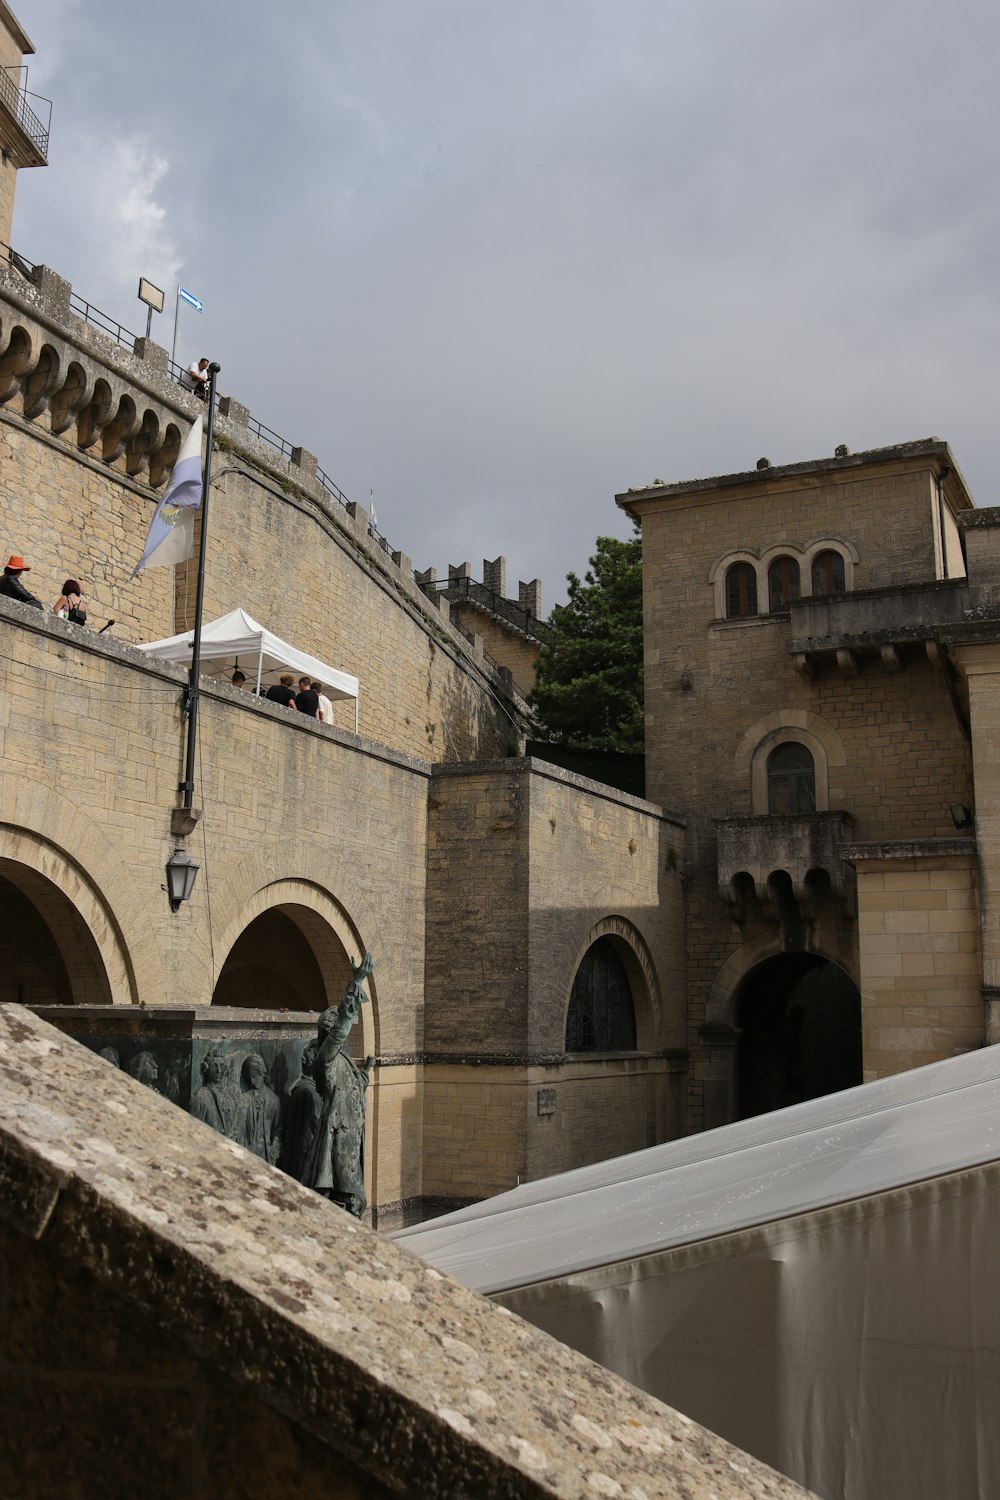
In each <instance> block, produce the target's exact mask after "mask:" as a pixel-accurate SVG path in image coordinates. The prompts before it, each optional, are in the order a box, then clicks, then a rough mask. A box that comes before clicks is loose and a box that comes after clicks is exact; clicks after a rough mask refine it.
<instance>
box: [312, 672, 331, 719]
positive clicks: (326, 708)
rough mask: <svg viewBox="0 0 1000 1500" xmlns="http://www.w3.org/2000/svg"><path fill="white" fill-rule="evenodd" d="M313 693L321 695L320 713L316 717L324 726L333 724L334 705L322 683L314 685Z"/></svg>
mask: <svg viewBox="0 0 1000 1500" xmlns="http://www.w3.org/2000/svg"><path fill="white" fill-rule="evenodd" d="M313 692H314V693H318V694H319V713H318V714H317V715H316V717H317V719H320V720H321V721H322V722H323V723H324V724H332V723H333V704H332V703H331V702H330V700H329V698H328V697H327V696H326V694H325V693H324V691H323V684H322V683H321V682H314V683H313Z"/></svg>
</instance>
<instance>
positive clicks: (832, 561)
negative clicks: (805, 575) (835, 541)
mask: <svg viewBox="0 0 1000 1500" xmlns="http://www.w3.org/2000/svg"><path fill="white" fill-rule="evenodd" d="M845 590H846V583H845V579H844V559H843V558H842V557H841V555H840V553H839V552H834V551H832V550H828V551H826V552H819V553H817V555H816V556H815V557H814V558H813V565H812V591H813V593H814V594H843V593H844V592H845Z"/></svg>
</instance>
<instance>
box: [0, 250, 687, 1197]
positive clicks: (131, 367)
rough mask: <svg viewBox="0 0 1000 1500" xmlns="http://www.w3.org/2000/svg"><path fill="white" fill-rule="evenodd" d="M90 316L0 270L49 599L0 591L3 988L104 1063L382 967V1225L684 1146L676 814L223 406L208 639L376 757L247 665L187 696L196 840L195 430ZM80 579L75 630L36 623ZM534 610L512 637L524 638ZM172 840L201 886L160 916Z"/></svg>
mask: <svg viewBox="0 0 1000 1500" xmlns="http://www.w3.org/2000/svg"><path fill="white" fill-rule="evenodd" d="M75 305H76V306H83V307H84V308H87V307H88V304H82V303H80V302H79V301H77V302H76V303H75ZM73 307H74V301H73V296H72V289H71V287H70V286H69V284H68V283H67V282H65V281H64V280H62V279H61V278H60V277H59V276H58V275H57V274H55V273H54V272H53V271H51V270H49V269H47V268H46V267H44V266H35V265H32V264H31V262H30V261H29V260H27V259H25V258H24V257H23V256H19V255H16V254H13V253H12V254H11V256H10V257H9V258H8V259H7V260H6V261H5V262H0V445H2V451H3V464H2V469H0V495H2V515H3V527H2V535H0V544H2V545H3V546H4V547H5V548H6V549H7V551H6V552H5V554H4V560H5V559H6V556H7V555H8V554H9V553H18V554H20V555H22V556H25V557H26V558H27V560H28V562H29V563H30V565H31V572H30V574H28V575H26V579H27V581H29V582H30V584H31V587H32V590H33V591H34V592H35V593H37V594H38V595H40V596H41V597H42V599H43V601H44V603H45V605H46V609H45V611H38V610H35V609H31V608H29V607H27V606H25V605H20V604H17V603H14V602H12V601H10V600H6V599H0V661H2V667H0V671H2V674H3V689H4V690H3V694H2V704H0V736H2V745H3V759H2V763H0V958H2V962H0V999H2V1000H6V1001H23V1002H25V1003H29V1004H34V1005H37V1006H48V1007H50V1006H57V1007H63V1008H64V1007H66V1006H67V1005H70V1006H73V1007H80V1006H86V1007H97V1008H98V1012H95V1020H94V1026H95V1030H97V1031H101V1032H102V1033H103V1034H104V1035H105V1036H106V1037H108V1039H109V1041H110V1040H111V1038H110V1031H111V1030H112V1029H113V1028H114V1027H117V1028H118V1032H120V1033H121V1034H122V1035H123V1036H125V1035H126V1034H128V1035H131V1031H132V1030H134V1022H133V1021H129V1020H126V1017H125V1014H124V1012H125V1011H128V1012H129V1013H130V1014H133V1015H134V1014H139V1015H141V1014H143V1008H145V1011H146V1012H149V1011H152V1010H153V1009H154V1008H157V1009H160V1008H165V1009H167V1010H171V1011H172V1012H173V1013H174V1015H175V1017H178V1018H179V1017H180V1016H181V1013H182V1012H184V1013H189V1012H191V1011H192V1008H194V1010H195V1011H197V1010H198V1008H199V1007H208V1006H213V1007H217V1008H218V1010H219V1014H220V1015H223V1016H224V1017H225V1018H227V1024H228V1025H235V1024H236V1023H235V1022H233V1021H232V1017H233V1014H234V1008H241V1009H242V1010H243V1012H244V1013H245V1015H247V1016H255V1017H257V1018H258V1019H259V1021H260V1024H261V1026H262V1027H263V1026H264V1024H265V1013H267V1019H266V1025H267V1026H269V1027H271V1028H272V1031H273V1028H274V1027H275V1026H276V1025H278V1024H279V1020H280V1016H281V1014H282V1013H284V1014H285V1015H286V1017H287V1018H288V1019H287V1027H288V1029H289V1030H290V1032H294V1033H295V1034H296V1035H299V1034H300V1033H301V1030H302V1025H303V1021H304V1019H305V1018H306V1017H308V1016H313V1015H315V1013H316V1012H317V1011H318V1010H321V1009H324V1008H325V1007H326V1006H328V1005H329V1004H330V1003H331V1001H336V999H337V998H338V997H339V994H340V992H341V990H342V988H343V985H344V983H345V981H346V979H347V978H348V976H349V963H348V960H349V958H351V957H352V956H353V957H357V956H358V955H360V953H361V952H363V951H364V950H366V949H367V950H370V951H371V952H372V953H373V955H374V958H375V974H374V978H373V980H372V981H371V982H370V988H371V991H372V1005H371V1006H370V1007H369V1006H366V1007H365V1008H364V1010H363V1012H362V1015H363V1035H359V1036H358V1038H357V1050H358V1051H359V1052H360V1053H361V1055H363V1056H364V1055H367V1054H369V1053H370V1054H372V1055H373V1056H374V1057H375V1058H376V1067H375V1073H374V1083H373V1091H372V1097H371V1103H370V1109H369V1152H368V1156H367V1159H366V1174H367V1178H368V1197H369V1200H370V1202H371V1203H372V1205H373V1209H374V1216H375V1219H376V1222H379V1223H389V1222H393V1221H398V1220H399V1219H400V1218H402V1217H412V1216H416V1215H421V1214H424V1213H426V1212H428V1211H430V1210H431V1209H433V1208H435V1207H438V1206H442V1205H448V1204H452V1203H455V1202H461V1201H466V1200H468V1199H469V1198H477V1197H481V1196H483V1195H485V1194H489V1193H492V1192H496V1191H498V1190H500V1189H502V1188H505V1187H509V1186H512V1185H513V1184H514V1183H515V1182H516V1181H517V1179H518V1178H519V1177H520V1178H524V1177H528V1176H531V1177H535V1176H540V1175H543V1174H545V1173H548V1172H552V1171H556V1170H559V1169H561V1168H563V1167H568V1166H572V1165H576V1164H579V1163H581V1162H584V1161H588V1160H593V1159H596V1158H599V1157H601V1156H607V1155H611V1154H614V1153H615V1152H619V1151H626V1150H632V1149H635V1148H636V1147H640V1146H644V1145H646V1144H651V1143H653V1142H654V1141H658V1140H662V1139H665V1138H667V1137H668V1136H670V1135H673V1134H676V1133H677V1131H678V1130H679V1129H680V1128H681V1119H682V1113H683V1087H684V1051H683V1049H684V1000H683V985H682V982H681V978H680V976H681V975H682V973H683V952H682V946H683V920H682V886H681V880H682V874H681V872H682V868H683V863H684V854H683V845H684V832H683V824H682V821H681V820H680V819H679V818H678V817H676V816H675V815H671V814H669V813H665V812H664V811H663V810H662V808H661V807H659V806H654V805H653V804H651V803H649V802H646V801H643V800H641V799H639V798H636V797H631V796H628V795H627V794H624V793H621V792H618V791H616V790H615V789H613V788H610V787H607V786H602V785H600V784H598V783H596V782H591V781H587V780H585V779H583V778H581V777H579V776H575V775H574V774H572V773H570V772H567V771H564V770H561V769H559V768H558V767H555V766H552V765H549V764H546V763H544V762H540V761H536V760H533V759H531V758H530V757H526V756H524V755H523V753H521V752H523V748H524V743H525V740H524V737H525V732H526V729H527V728H528V725H529V714H528V710H527V705H526V703H525V701H524V698H523V696H522V692H521V690H520V688H519V685H518V682H519V671H518V670H517V663H516V662H511V664H509V665H503V664H502V663H501V662H500V661H499V660H498V659H496V658H499V656H500V655H502V654H503V653H504V651H505V648H506V646H507V645H511V643H513V646H521V645H523V644H524V642H525V641H526V640H527V632H526V631H525V630H523V629H521V628H519V627H518V625H517V623H516V621H515V622H514V623H513V624H512V625H510V627H509V628H506V629H503V630H502V629H500V628H499V627H498V628H497V631H496V633H495V635H494V637H493V647H494V650H493V651H492V652H491V651H488V650H486V649H484V644H483V635H482V633H481V632H477V631H475V630H470V629H469V628H468V627H465V628H458V627H457V626H456V625H455V624H454V623H453V622H452V620H451V618H450V604H449V599H448V597H447V593H446V591H437V590H433V589H430V590H428V588H427V583H426V577H425V581H424V584H423V586H421V585H420V584H419V583H418V582H417V580H416V579H415V578H414V576H413V569H412V566H411V564H410V561H409V558H407V557H406V556H405V555H404V554H403V553H401V552H399V551H393V550H392V549H389V548H388V547H387V545H386V544H385V543H384V539H383V538H381V537H380V536H379V535H378V534H377V533H376V532H375V530H374V528H373V527H372V526H371V524H370V520H369V517H368V515H367V513H366V512H365V511H364V510H363V508H361V507H360V506H357V505H354V504H352V503H350V502H348V501H347V500H346V498H345V497H344V496H343V495H342V494H341V493H340V491H339V490H338V489H337V487H336V485H334V484H333V482H332V481H331V480H330V479H329V477H328V475H327V474H326V473H325V472H324V471H323V470H322V469H321V468H320V467H319V465H318V463H317V460H316V458H315V457H314V456H313V455H311V454H310V453H308V452H307V451H305V450H304V449H302V448H299V447H295V446H293V445H291V444H289V443H286V442H284V440H282V439H281V438H279V437H277V436H276V434H274V433H271V432H270V431H269V429H267V428H266V427H264V426H262V424H260V423H259V422H258V421H257V420H256V419H254V418H253V417H251V415H250V413H249V412H248V410H247V408H246V407H245V406H243V405H241V403H240V402H239V401H238V400H237V399H236V398H235V397H232V396H224V397H222V399H221V401H220V402H219V411H218V416H217V420H216V428H215V431H216V451H215V455H214V465H213V471H212V490H211V514H210V523H209V526H208V529H207V533H206V536H207V552H206V556H207V575H206V598H205V611H206V618H207V619H211V618H213V617H216V616H219V615H222V614H224V613H226V612H227V611H229V610H230V609H232V608H233V607H235V606H242V607H244V608H245V609H246V610H248V611H249V612H250V614H252V615H253V616H254V617H255V618H256V619H259V620H261V621H262V622H264V623H266V625H267V626H268V627H270V628H272V629H274V630H275V631H276V632H277V633H278V634H279V635H281V636H282V637H283V638H284V639H286V640H290V641H292V642H294V643H295V644H296V645H297V646H298V647H299V648H301V649H302V650H304V651H306V652H308V653H310V654H311V655H312V656H315V657H317V658H319V660H321V661H326V662H329V663H331V664H332V665H335V666H336V667H337V668H339V669H343V670H344V671H345V672H347V673H349V674H351V675H352V676H355V677H357V678H358V679H359V681H360V695H359V700H358V733H355V732H354V730H355V723H354V704H353V703H352V702H351V701H350V700H343V701H340V702H337V703H336V704H335V706H334V723H333V724H332V725H329V726H327V725H324V724H320V723H317V722H316V721H315V720H307V719H305V718H302V717H301V716H297V715H294V714H290V713H289V712H288V711H287V710H285V709H283V708H281V707H280V706H277V705H274V704H271V703H268V702H265V701H262V700H260V699H258V698H257V697H256V696H254V695H253V694H250V693H247V692H240V691H238V690H237V689H235V688H232V687H231V686H230V685H229V682H228V675H229V670H231V668H232V667H233V666H235V665H236V664H237V663H236V662H235V661H234V662H232V663H228V664H227V672H226V676H225V678H223V679H220V678H214V679H210V678H207V677H206V678H205V679H204V680H203V693H202V700H201V714H200V726H201V728H200V738H199V747H198V759H197V766H196V783H197V794H196V798H195V804H196V807H197V808H198V809H200V810H201V812H202V814H203V816H202V817H201V819H200V821H199V822H198V823H197V825H196V827H195V828H194V829H193V831H191V830H188V831H185V829H184V827H183V820H180V821H178V820H177V819H176V818H175V816H174V814H175V813H176V811H177V809H178V804H179V802H180V798H179V795H178V791H179V785H178V784H179V781H180V778H181V774H182V770H181V767H182V764H183V762H182V753H183V752H182V746H183V739H184V733H185V722H184V716H183V706H184V699H185V682H186V675H187V674H186V670H185V669H183V668H180V667H176V666H172V665H170V664H167V663H161V662H156V661H154V660H152V659H151V658H150V657H149V656H147V655H146V654H145V653H144V652H142V651H140V650H138V649H137V645H138V643H140V642H143V641H146V642H148V641H151V640H156V639H160V638H162V637H163V636H165V635H169V634H172V633H174V632H175V631H180V630H184V629H186V628H189V627H190V625H191V621H192V615H193V606H194V583H195V577H194V573H195V569H194V562H193V561H191V562H188V563H184V564H180V565H178V566H177V567H176V568H170V567H161V568H151V569H148V570H146V571H144V572H142V573H140V574H139V576H138V577H137V578H135V579H133V578H132V576H131V574H132V570H133V568H134V566H135V563H136V561H137V559H138V558H139V556H140V555H141V552H142V546H143V541H144V538H145V534H146V530H147V528H148V525H149V520H150V517H151V514H152V510H153V507H154V505H155V503H156V499H157V496H158V495H160V494H162V492H163V489H164V486H165V484H166V483H167V481H168V479H169V475H170V472H171V469H172V466H173V463H174V460H175V458H176V456H177V453H178V451H179V447H180V443H181V439H182V435H183V434H184V433H186V432H187V430H188V428H189V426H190V423H191V422H192V420H193V419H194V418H195V417H196V416H197V415H198V414H199V412H203V410H204V408H203V406H202V404H201V402H200V401H199V400H198V399H197V398H195V397H194V396H193V395H191V394H190V393H188V392H186V391H185V390H183V389H182V388H181V387H180V386H179V384H178V382H177V379H176V376H177V374H178V373H179V372H178V371H177V369H176V368H172V367H171V366H170V364H169V361H168V358H167V355H166V352H165V351H164V350H162V349H160V348H158V347H157V346H156V345H154V344H151V343H149V342H148V341H147V340H145V339H142V338H133V337H132V336H131V335H128V334H126V333H125V332H124V330H121V331H119V333H118V334H117V336H112V335H110V334H108V333H107V332H105V331H102V329H101V328H99V327H95V326H94V325H93V323H92V322H91V321H87V319H86V318H85V317H83V316H79V315H78V314H77V313H76V312H75V311H74V310H73ZM90 311H91V312H92V310H90ZM67 576H75V577H79V578H80V579H81V581H82V583H83V586H84V592H85V595H86V599H87V603H88V606H89V610H90V625H89V627H86V628H85V627H79V626H74V625H71V624H69V623H68V622H66V621H63V620H60V619H58V618H56V617H55V616H54V615H53V614H52V613H51V612H49V610H48V605H49V604H51V602H52V600H53V599H54V598H55V597H56V595H57V594H58V592H59V590H60V588H61V585H62V580H63V579H64V578H66V577H67ZM526 589H528V590H529V591H531V597H532V599H537V585H531V586H522V591H521V592H522V597H521V598H519V600H518V601H516V602H515V601H506V600H503V601H498V607H496V608H495V609H494V610H493V613H494V614H495V615H497V616H498V618H502V616H503V613H504V609H503V606H504V605H509V606H510V612H511V613H512V614H517V612H520V614H519V615H518V618H520V616H522V615H523V616H524V618H525V619H527V610H526V609H525V599H524V597H523V595H524V592H525V590H526ZM536 607H537V606H536ZM532 618H533V617H532ZM106 620H107V621H113V622H114V623H113V627H112V628H111V629H109V630H107V631H105V632H104V633H100V630H99V627H100V626H101V625H103V624H104V622H105V621H106ZM93 627H98V628H93ZM178 838H180V842H181V843H182V844H184V841H185V838H186V852H187V855H188V857H191V858H193V859H195V860H196V862H197V863H198V864H199V866H200V871H199V874H198V877H197V880H196V884H195V888H194V892H193V895H192V897H191V899H190V900H188V901H185V902H184V903H183V904H182V905H181V906H180V908H179V909H178V910H177V911H176V912H174V911H171V909H170V906H169V904H168V902H167V898H166V895H165V894H164V891H163V883H164V870H165V864H166V861H167V860H168V858H170V857H171V853H172V850H173V849H174V848H175V846H176V845H177V844H178ZM107 1007H114V1008H115V1011H116V1012H117V1013H118V1016H119V1019H117V1020H115V1021H114V1022H111V1021H109V1020H108V1016H107V1014H106V1011H107ZM47 1013H48V1014H51V1013H52V1012H51V1011H49V1012H47ZM276 1016H277V1017H278V1020H276ZM178 1024H180V1023H179V1020H178ZM206 1024H208V1023H204V1022H203V1021H199V1020H198V1019H197V1017H195V1019H194V1020H193V1021H192V1022H191V1026H192V1027H193V1029H194V1031H195V1032H197V1034H198V1035H199V1036H204V1035H206V1034H207V1033H206V1029H205V1028H206ZM296 1028H297V1029H296ZM76 1029H77V1030H79V1027H77V1028H76ZM209 1029H212V1027H211V1026H210V1027H209ZM238 1029H239V1031H240V1034H241V1035H242V1034H244V1033H245V1031H246V1023H244V1024H242V1025H241V1026H240V1027H239V1028H238ZM356 1029H359V1028H356ZM218 1030H219V1026H218V1024H215V1025H214V1030H213V1035H214V1034H217V1033H218ZM118 1032H116V1033H115V1034H116V1035H118ZM129 1045H132V1044H131V1043H129ZM150 1045H152V1044H150ZM299 1045H301V1042H300V1043H299ZM123 1057H124V1055H123ZM193 1057H194V1054H191V1055H190V1056H189V1057H188V1062H187V1067H188V1073H189V1074H190V1071H191V1069H192V1067H193V1066H194V1062H193V1061H192V1059H193ZM289 1081H291V1082H294V1076H293V1077H292V1078H291V1079H290V1080H289ZM188 1087H190V1078H188Z"/></svg>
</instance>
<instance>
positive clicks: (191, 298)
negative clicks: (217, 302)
mask: <svg viewBox="0 0 1000 1500" xmlns="http://www.w3.org/2000/svg"><path fill="white" fill-rule="evenodd" d="M177 295H178V297H180V298H181V300H182V301H183V302H187V303H188V304H189V305H190V306H191V307H193V308H194V310H195V312H204V311H205V304H204V302H202V301H201V299H200V297H196V296H195V295H194V293H193V292H188V291H185V289H184V287H182V286H179V287H178V288H177Z"/></svg>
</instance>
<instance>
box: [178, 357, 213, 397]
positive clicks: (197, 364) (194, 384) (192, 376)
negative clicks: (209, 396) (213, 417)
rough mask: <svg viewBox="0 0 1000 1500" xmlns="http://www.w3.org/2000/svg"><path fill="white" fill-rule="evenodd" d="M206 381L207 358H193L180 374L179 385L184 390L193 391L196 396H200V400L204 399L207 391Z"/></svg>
mask: <svg viewBox="0 0 1000 1500" xmlns="http://www.w3.org/2000/svg"><path fill="white" fill-rule="evenodd" d="M208 382H209V374H208V360H207V359H193V360H192V361H191V363H190V364H189V365H188V367H187V369H186V370H185V371H184V374H183V375H182V376H181V385H182V386H183V387H184V389H185V390H186V391H193V392H194V394H195V395H196V396H200V397H201V399H202V401H204V399H205V395H206V392H207V391H208Z"/></svg>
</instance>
